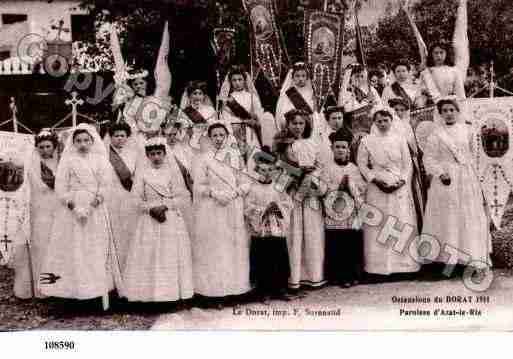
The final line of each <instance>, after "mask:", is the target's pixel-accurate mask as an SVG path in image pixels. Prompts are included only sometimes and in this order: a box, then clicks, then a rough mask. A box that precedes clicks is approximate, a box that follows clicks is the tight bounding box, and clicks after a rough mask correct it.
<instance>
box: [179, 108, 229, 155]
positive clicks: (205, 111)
mask: <svg viewBox="0 0 513 359" xmlns="http://www.w3.org/2000/svg"><path fill="white" fill-rule="evenodd" d="M194 109H195V110H196V111H197V112H199V114H200V115H201V117H202V118H203V119H204V120H205V121H206V122H205V123H196V122H194V121H193V119H191V118H189V116H188V115H187V114H186V113H185V112H184V109H182V110H181V111H180V114H179V117H178V121H179V122H180V123H181V124H182V126H183V128H192V136H191V137H188V136H186V138H184V140H185V143H186V144H187V145H189V147H190V148H191V150H192V151H193V152H194V154H195V155H198V154H200V153H205V152H206V151H208V150H209V149H210V148H211V145H210V141H209V139H208V134H207V129H208V126H209V125H211V124H213V123H214V122H218V121H219V120H218V118H217V112H216V109H215V108H213V107H212V106H210V105H206V104H200V105H199V106H197V107H194Z"/></svg>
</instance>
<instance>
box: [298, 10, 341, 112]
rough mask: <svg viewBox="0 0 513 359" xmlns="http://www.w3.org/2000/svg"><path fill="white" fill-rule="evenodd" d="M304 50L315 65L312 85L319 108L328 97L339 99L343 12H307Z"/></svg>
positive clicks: (309, 61) (313, 66)
mask: <svg viewBox="0 0 513 359" xmlns="http://www.w3.org/2000/svg"><path fill="white" fill-rule="evenodd" d="M304 30H305V52H306V54H305V55H306V56H305V58H306V59H307V61H308V63H309V64H310V66H311V68H312V85H313V89H314V94H315V98H316V101H317V108H322V107H323V106H324V104H325V102H326V99H327V98H328V96H330V95H331V96H333V98H334V99H335V100H336V99H337V94H338V89H339V87H340V80H341V74H340V69H341V61H342V50H343V48H344V14H340V13H337V14H333V13H328V12H323V11H317V10H306V11H305V24H304Z"/></svg>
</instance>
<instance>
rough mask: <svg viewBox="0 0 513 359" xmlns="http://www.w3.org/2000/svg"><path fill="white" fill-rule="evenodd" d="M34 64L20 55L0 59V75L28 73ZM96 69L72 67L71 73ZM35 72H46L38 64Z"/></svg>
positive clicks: (31, 70)
mask: <svg viewBox="0 0 513 359" xmlns="http://www.w3.org/2000/svg"><path fill="white" fill-rule="evenodd" d="M35 66H36V64H35V63H34V61H33V59H32V58H30V57H28V58H26V59H23V58H20V57H10V58H8V59H5V60H3V61H0V75H30V74H33V73H34V67H35ZM96 71H97V70H94V69H91V68H90V67H85V66H84V67H83V68H72V69H71V73H75V72H81V73H83V72H96ZM37 72H38V73H39V74H43V75H44V74H46V71H45V69H44V66H38V70H37Z"/></svg>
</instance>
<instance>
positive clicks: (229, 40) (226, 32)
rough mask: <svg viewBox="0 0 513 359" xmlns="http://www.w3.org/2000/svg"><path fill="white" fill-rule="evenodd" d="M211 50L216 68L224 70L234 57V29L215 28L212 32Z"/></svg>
mask: <svg viewBox="0 0 513 359" xmlns="http://www.w3.org/2000/svg"><path fill="white" fill-rule="evenodd" d="M212 48H213V49H214V53H215V54H216V58H217V67H218V68H221V69H223V70H226V68H227V67H228V66H229V65H230V64H231V61H232V58H233V57H234V56H235V29H231V28H224V27H223V28H221V27H219V28H215V29H214V31H213V32H212ZM221 76H224V73H223V74H221Z"/></svg>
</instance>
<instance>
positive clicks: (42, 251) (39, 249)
mask: <svg viewBox="0 0 513 359" xmlns="http://www.w3.org/2000/svg"><path fill="white" fill-rule="evenodd" d="M31 195H32V201H31V204H30V227H31V231H30V234H31V237H30V242H31V245H30V255H31V257H30V260H31V261H32V269H33V273H32V275H31V273H30V269H29V268H30V262H29V251H28V248H27V246H26V245H25V244H23V245H20V246H18V247H17V248H16V251H15V257H14V258H15V259H14V269H15V275H14V295H15V296H16V297H18V298H25V299H26V298H30V297H31V296H32V288H31V287H32V280H34V286H35V296H36V297H37V298H41V297H43V295H42V294H41V290H40V288H39V286H40V285H39V276H40V274H41V265H42V264H43V263H42V262H43V259H44V257H45V255H46V252H47V248H48V243H49V241H50V234H51V233H50V232H51V229H52V224H53V221H54V217H55V211H56V209H57V207H58V206H59V205H60V204H59V201H58V199H57V196H56V195H55V192H54V191H52V190H50V189H48V190H46V191H38V192H37V193H34V192H32V193H31Z"/></svg>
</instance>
